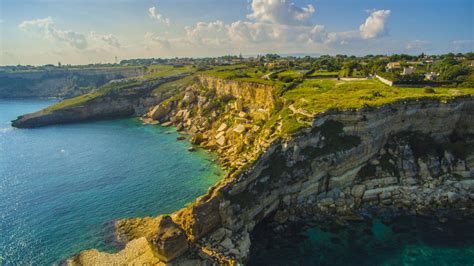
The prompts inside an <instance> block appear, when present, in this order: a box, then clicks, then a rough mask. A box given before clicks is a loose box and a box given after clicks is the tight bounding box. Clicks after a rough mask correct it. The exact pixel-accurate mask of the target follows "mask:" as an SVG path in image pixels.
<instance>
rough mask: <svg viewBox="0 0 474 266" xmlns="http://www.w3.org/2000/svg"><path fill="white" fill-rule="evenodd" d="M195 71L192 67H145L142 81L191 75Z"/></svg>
mask: <svg viewBox="0 0 474 266" xmlns="http://www.w3.org/2000/svg"><path fill="white" fill-rule="evenodd" d="M194 71H195V69H194V68H193V67H192V66H189V65H188V66H179V67H175V66H169V65H152V66H149V67H147V70H146V74H145V75H144V76H143V78H144V79H156V78H162V77H166V76H173V75H178V74H183V73H193V72H194Z"/></svg>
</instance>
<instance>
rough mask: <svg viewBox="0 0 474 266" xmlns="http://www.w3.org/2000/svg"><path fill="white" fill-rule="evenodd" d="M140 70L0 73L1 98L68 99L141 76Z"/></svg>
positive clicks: (136, 68) (105, 69) (104, 69)
mask: <svg viewBox="0 0 474 266" xmlns="http://www.w3.org/2000/svg"><path fill="white" fill-rule="evenodd" d="M143 74H144V70H143V68H141V67H126V68H97V69H58V70H50V71H46V70H44V71H30V72H12V73H0V98H37V97H61V98H71V97H74V96H78V95H81V94H84V93H87V92H90V91H92V90H93V89H95V88H97V87H100V86H102V85H103V84H105V83H107V82H108V81H110V80H115V79H122V78H129V77H135V76H140V75H143Z"/></svg>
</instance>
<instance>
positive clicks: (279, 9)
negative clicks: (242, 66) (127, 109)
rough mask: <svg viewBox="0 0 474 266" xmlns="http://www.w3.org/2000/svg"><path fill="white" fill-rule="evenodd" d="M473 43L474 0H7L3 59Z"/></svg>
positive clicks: (96, 59) (421, 48)
mask: <svg viewBox="0 0 474 266" xmlns="http://www.w3.org/2000/svg"><path fill="white" fill-rule="evenodd" d="M473 47H474V1H473V0H443V1H441V0H312V1H310V0H0V65H16V64H31V65H42V64H57V62H61V63H62V64H89V63H113V62H115V60H116V59H115V58H117V59H118V61H120V60H121V59H130V58H150V57H155V58H158V57H160V58H170V57H206V56H221V55H227V54H235V55H237V54H243V55H257V54H266V53H279V54H309V55H319V54H348V55H366V54H393V53H408V54H420V53H422V52H424V53H427V54H440V53H448V52H455V53H458V52H470V51H473V50H474V49H473Z"/></svg>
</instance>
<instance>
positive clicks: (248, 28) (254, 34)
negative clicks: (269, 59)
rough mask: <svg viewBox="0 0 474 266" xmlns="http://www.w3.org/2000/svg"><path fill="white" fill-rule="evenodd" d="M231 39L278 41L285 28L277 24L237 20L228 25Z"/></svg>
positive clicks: (256, 41)
mask: <svg viewBox="0 0 474 266" xmlns="http://www.w3.org/2000/svg"><path fill="white" fill-rule="evenodd" d="M228 34H229V37H230V39H231V40H232V41H233V42H236V43H246V42H254V43H258V42H265V41H277V40H279V39H280V38H281V37H282V34H283V29H282V28H281V27H279V26H277V25H270V24H265V23H254V22H248V21H240V20H239V21H236V22H233V23H232V24H230V25H229V26H228Z"/></svg>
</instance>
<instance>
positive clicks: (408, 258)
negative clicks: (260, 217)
mask: <svg viewBox="0 0 474 266" xmlns="http://www.w3.org/2000/svg"><path fill="white" fill-rule="evenodd" d="M473 228H474V221H473V220H472V219H462V220H457V219H448V221H446V222H445V223H440V222H438V221H437V219H436V218H430V217H416V216H410V217H409V216H405V217H398V218H396V219H394V220H391V221H390V222H382V221H381V220H380V219H373V220H366V221H359V222H350V223H348V224H347V225H344V226H341V225H338V224H337V223H336V222H334V221H330V222H325V223H318V224H314V225H311V226H303V225H300V224H293V225H290V226H289V227H288V228H287V229H285V230H283V231H282V232H279V233H278V234H276V233H275V232H273V230H271V229H270V228H269V227H266V226H265V225H264V224H263V225H259V227H258V228H257V230H256V231H255V232H254V234H253V236H252V247H251V253H250V254H251V255H250V262H249V265H272V266H276V265H328V266H335V265H357V266H360V265H367V266H372V265H384V266H398V265H413V266H432V265H446V266H448V265H449V266H454V265H456V266H457V265H459V266H462V265H465V266H472V265H473V263H474V230H473Z"/></svg>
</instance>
